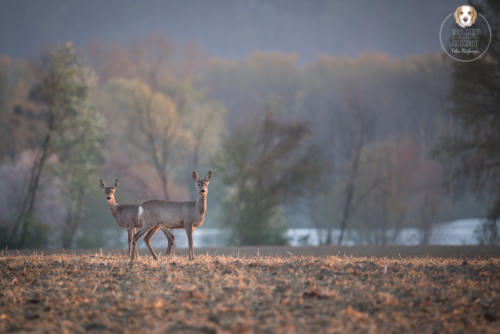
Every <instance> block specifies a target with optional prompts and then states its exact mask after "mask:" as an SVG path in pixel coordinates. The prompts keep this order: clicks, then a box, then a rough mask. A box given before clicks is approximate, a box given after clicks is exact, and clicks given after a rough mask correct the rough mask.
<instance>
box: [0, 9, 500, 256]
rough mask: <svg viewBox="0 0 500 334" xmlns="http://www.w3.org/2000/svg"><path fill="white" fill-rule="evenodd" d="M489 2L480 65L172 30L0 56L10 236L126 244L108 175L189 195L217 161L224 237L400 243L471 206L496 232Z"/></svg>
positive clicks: (214, 206)
mask: <svg viewBox="0 0 500 334" xmlns="http://www.w3.org/2000/svg"><path fill="white" fill-rule="evenodd" d="M481 13H483V14H484V16H485V17H486V18H487V19H488V20H489V22H490V24H491V25H492V28H493V31H494V32H495V33H496V34H495V35H494V36H493V40H494V42H493V43H492V45H491V47H490V50H489V51H488V53H487V54H486V55H485V56H484V57H482V58H481V59H480V60H478V61H475V62H473V63H467V64H463V63H458V62H455V61H453V60H452V59H450V58H449V57H448V56H446V55H445V54H444V53H442V52H429V53H423V54H414V55H406V56H399V55H393V54H389V53H387V52H384V51H381V50H372V51H364V52H360V53H358V54H356V55H337V54H318V55H316V56H315V58H313V59H307V60H304V58H301V54H300V52H286V51H275V50H266V49H255V50H253V51H251V52H249V53H248V54H247V55H245V56H244V57H241V58H235V57H224V56H220V55H213V54H211V52H210V51H209V50H207V48H205V47H203V46H201V45H199V44H198V43H196V41H192V42H184V41H179V40H177V39H176V38H175V37H172V36H170V35H169V34H167V33H164V32H148V33H145V34H143V35H141V36H131V37H130V38H127V39H125V40H121V41H109V40H100V39H99V38H96V39H94V40H92V41H91V42H89V43H88V45H79V44H76V43H74V41H72V40H67V41H62V42H60V43H51V44H50V45H46V46H44V47H42V48H41V49H40V50H39V52H38V54H37V55H36V56H33V57H15V56H9V55H0V143H1V145H0V247H1V248H3V249H5V248H9V249H15V248H99V247H106V248H107V247H120V248H123V247H124V245H125V243H124V240H125V239H124V238H126V236H125V237H124V231H123V229H121V228H120V227H119V226H117V224H116V223H115V221H114V220H113V217H112V215H111V214H110V212H109V207H108V204H107V203H106V198H105V194H104V192H103V191H102V189H100V187H99V179H100V178H101V177H102V178H103V179H104V180H106V181H107V182H108V183H112V182H113V181H114V180H115V179H119V181H120V187H119V188H118V189H117V192H116V196H117V201H118V203H133V204H140V203H142V202H144V201H146V200H149V199H167V200H175V201H187V200H194V199H195V196H196V193H195V187H194V184H193V180H192V177H191V175H192V172H193V171H198V173H200V175H205V174H206V173H207V172H208V170H212V171H213V180H212V182H211V186H210V194H209V195H208V207H209V209H208V211H207V216H206V222H205V225H204V226H203V228H202V229H214V230H217V231H220V232H221V233H220V234H215V235H214V236H212V238H214V239H215V240H216V241H213V242H214V243H215V244H218V245H286V244H287V243H290V235H289V234H287V233H286V232H287V230H288V229H292V228H294V229H299V228H308V229H309V230H310V231H313V232H311V233H314V234H315V238H317V240H318V241H317V242H316V244H322V245H323V244H331V245H345V244H356V245H390V244H397V243H400V242H402V241H401V240H402V239H401V238H402V235H403V232H404V231H410V230H411V231H414V239H413V240H412V242H413V243H414V244H423V245H425V244H429V243H431V242H433V243H439V239H436V236H435V235H433V233H434V231H435V230H436V226H439V224H443V223H446V222H452V221H455V220H460V219H469V218H473V219H480V220H481V223H480V224H479V225H478V226H477V227H475V228H474V229H473V230H471V233H472V234H473V235H472V236H471V238H472V239H473V240H474V242H475V243H477V244H498V242H499V241H500V235H499V232H498V226H499V225H498V218H499V217H500V160H499V159H500V112H499V108H498V106H499V105H500V101H499V95H498V92H499V91H500V64H499V60H500V44H499V43H498V38H499V37H500V35H499V32H500V21H499V18H500V16H499V14H500V7H499V6H498V3H496V2H494V1H489V2H487V3H485V4H484V5H483V7H481ZM160 234H161V233H160ZM310 237H312V235H305V236H304V237H303V238H302V239H301V242H303V243H307V242H308V240H307V239H308V238H310ZM157 238H158V240H159V239H161V240H160V242H161V243H163V244H162V245H163V247H166V240H165V239H164V238H163V236H162V235H159V236H158V237H157ZM181 238H184V236H182V237H181ZM207 238H208V237H207Z"/></svg>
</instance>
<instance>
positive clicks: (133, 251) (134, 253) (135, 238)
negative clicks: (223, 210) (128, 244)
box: [131, 228, 150, 260]
mask: <svg viewBox="0 0 500 334" xmlns="http://www.w3.org/2000/svg"><path fill="white" fill-rule="evenodd" d="M149 231H150V229H146V228H144V229H140V230H139V231H138V232H137V233H135V235H134V237H133V238H131V239H132V247H133V248H132V249H133V250H132V260H134V257H135V256H136V255H137V241H138V240H139V239H140V238H142V236H143V235H144V234H145V233H146V232H149ZM134 255H135V256H134Z"/></svg>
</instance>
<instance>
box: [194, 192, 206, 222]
mask: <svg viewBox="0 0 500 334" xmlns="http://www.w3.org/2000/svg"><path fill="white" fill-rule="evenodd" d="M196 209H197V210H198V212H199V213H200V215H201V216H202V217H204V216H205V212H207V195H204V196H202V195H200V194H198V200H197V201H196Z"/></svg>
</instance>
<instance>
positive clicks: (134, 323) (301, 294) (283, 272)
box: [0, 253, 500, 333]
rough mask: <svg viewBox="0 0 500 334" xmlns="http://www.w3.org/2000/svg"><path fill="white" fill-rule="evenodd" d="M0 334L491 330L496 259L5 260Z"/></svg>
mask: <svg viewBox="0 0 500 334" xmlns="http://www.w3.org/2000/svg"><path fill="white" fill-rule="evenodd" d="M0 270H1V272H2V275H1V276H0V332H13V331H23V330H25V331H32V330H33V331H40V330H42V331H48V332H68V333H70V332H76V333H80V332H81V333H84V332H117V333H118V332H119V333H122V332H158V333H165V332H168V333H176V332H179V333H225V332H227V333H234V332H238V333H242V332H272V333H290V332H315V331H318V332H348V331H361V332H365V331H366V332H373V331H376V332H379V331H380V332H382V331H384V332H385V331H386V332H402V331H410V332H415V331H425V332H432V331H434V332H456V331H465V332H479V331H484V332H492V333H493V332H495V331H496V329H498V328H499V327H500V259H497V258H490V259H470V260H468V261H467V262H465V263H464V261H463V260H461V259H440V258H431V257H427V258H415V259H388V258H350V257H338V256H326V257H320V258H318V257H300V256H292V257H259V256H254V257H244V258H235V257H225V256H198V257H197V258H196V259H195V260H194V261H189V260H188V259H187V258H186V257H184V256H173V257H169V258H165V257H163V258H161V259H160V260H159V261H154V260H153V259H151V258H149V257H147V256H146V257H141V258H139V260H138V261H137V262H136V263H134V264H130V263H129V261H128V260H127V259H126V258H125V257H124V256H123V255H121V254H108V255H102V254H96V255H89V254H87V255H79V254H71V253H62V254H51V255H40V254H38V255H37V254H33V255H19V256H2V257H0Z"/></svg>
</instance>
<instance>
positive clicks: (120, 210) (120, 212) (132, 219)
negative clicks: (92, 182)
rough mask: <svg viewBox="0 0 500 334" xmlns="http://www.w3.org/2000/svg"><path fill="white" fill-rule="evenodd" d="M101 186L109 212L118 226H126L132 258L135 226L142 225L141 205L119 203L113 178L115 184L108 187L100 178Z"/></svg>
mask: <svg viewBox="0 0 500 334" xmlns="http://www.w3.org/2000/svg"><path fill="white" fill-rule="evenodd" d="M100 185H101V188H102V189H104V193H105V194H106V199H107V201H108V205H109V209H110V210H111V214H112V215H113V217H114V218H115V220H116V223H117V224H118V226H120V227H123V228H126V229H127V232H128V254H129V256H130V258H132V253H131V251H132V241H133V239H134V236H135V232H136V228H140V227H142V226H143V223H142V219H141V215H140V211H142V210H143V209H142V210H141V208H142V207H141V206H140V205H138V204H122V205H119V204H118V203H117V202H116V200H115V191H116V189H117V188H118V185H119V182H118V180H115V184H114V185H113V186H111V187H108V186H107V185H106V184H105V183H104V181H103V180H102V179H101V180H100ZM135 251H136V252H137V250H135Z"/></svg>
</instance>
